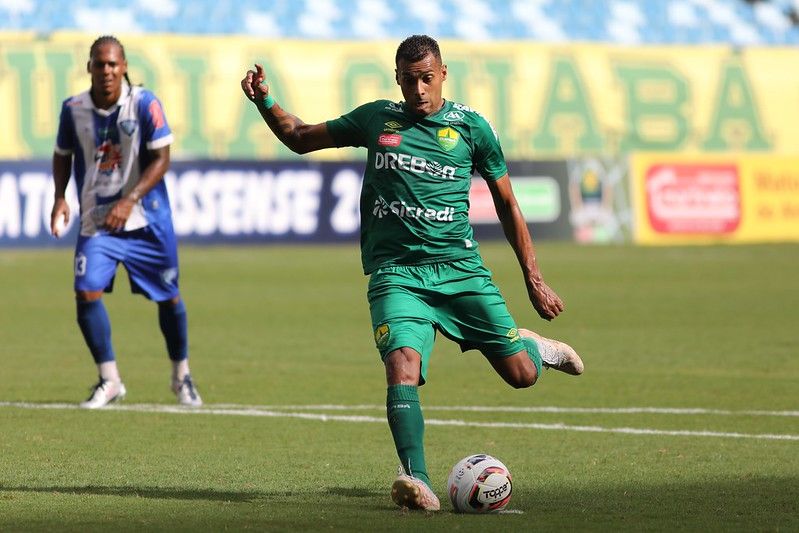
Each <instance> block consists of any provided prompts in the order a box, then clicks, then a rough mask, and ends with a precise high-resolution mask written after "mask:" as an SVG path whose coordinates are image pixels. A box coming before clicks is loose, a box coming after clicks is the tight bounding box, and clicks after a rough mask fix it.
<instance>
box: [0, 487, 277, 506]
mask: <svg viewBox="0 0 799 533" xmlns="http://www.w3.org/2000/svg"><path fill="white" fill-rule="evenodd" d="M6 491H9V492H41V493H47V494H77V495H93V496H123V497H134V498H152V499H156V500H204V501H219V502H242V503H250V502H254V501H256V500H265V499H268V498H269V497H270V496H273V495H272V494H270V493H266V492H258V491H220V490H203V489H196V490H191V489H178V488H171V487H106V486H92V485H86V486H83V487H68V486H50V487H10V486H6V485H0V492H6ZM281 495H285V493H281Z"/></svg>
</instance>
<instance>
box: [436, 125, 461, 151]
mask: <svg viewBox="0 0 799 533" xmlns="http://www.w3.org/2000/svg"><path fill="white" fill-rule="evenodd" d="M436 135H437V137H438V145H439V146H440V147H441V148H443V149H444V150H445V151H447V152H449V151H450V150H452V149H453V148H455V147H456V146H457V145H458V141H459V140H460V138H461V135H460V133H458V132H457V131H455V130H454V129H452V128H441V129H440V130H438V132H436Z"/></svg>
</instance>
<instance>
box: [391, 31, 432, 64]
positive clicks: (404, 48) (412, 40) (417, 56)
mask: <svg viewBox="0 0 799 533" xmlns="http://www.w3.org/2000/svg"><path fill="white" fill-rule="evenodd" d="M427 54H433V57H435V58H436V59H437V60H438V62H439V63H440V62H441V50H440V49H439V48H438V43H437V42H436V40H435V39H433V38H432V37H429V36H427V35H411V36H410V37H408V38H407V39H405V40H404V41H402V42H401V43H400V45H399V47H397V55H396V56H395V57H394V64H399V61H400V59H404V60H405V61H407V62H409V63H414V62H416V61H421V60H422V59H424V57H425V56H426V55H427Z"/></svg>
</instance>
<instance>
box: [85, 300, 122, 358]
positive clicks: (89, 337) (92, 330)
mask: <svg viewBox="0 0 799 533" xmlns="http://www.w3.org/2000/svg"><path fill="white" fill-rule="evenodd" d="M77 305H78V325H79V326H80V330H81V332H82V333H83V338H84V339H85V340H86V344H87V345H88V346H89V351H90V352H91V353H92V357H93V358H94V362H95V363H97V364H98V365H99V364H100V363H107V362H109V361H113V360H114V347H113V346H112V345H111V321H110V320H109V319H108V313H107V312H106V310H105V304H103V300H102V299H100V300H95V301H93V302H82V301H78V302H77Z"/></svg>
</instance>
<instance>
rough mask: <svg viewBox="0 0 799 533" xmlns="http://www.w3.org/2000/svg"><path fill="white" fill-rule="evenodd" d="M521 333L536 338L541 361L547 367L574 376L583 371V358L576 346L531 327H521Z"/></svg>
mask: <svg viewBox="0 0 799 533" xmlns="http://www.w3.org/2000/svg"><path fill="white" fill-rule="evenodd" d="M519 335H521V336H522V337H527V338H528V339H534V340H535V343H536V344H537V345H538V351H539V352H540V353H541V362H542V363H543V364H544V366H545V367H547V368H554V369H555V370H560V371H561V372H565V373H567V374H571V375H572V376H579V375H580V374H582V373H583V370H584V369H585V366H584V365H583V360H582V359H580V356H579V355H577V352H576V351H574V348H572V347H571V346H569V345H568V344H566V343H565V342H560V341H556V340H554V339H547V338H546V337H542V336H541V335H539V334H538V333H536V332H534V331H530V330H529V329H521V328H519Z"/></svg>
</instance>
